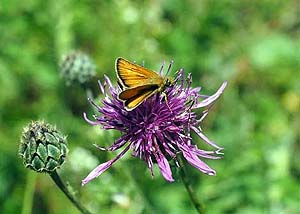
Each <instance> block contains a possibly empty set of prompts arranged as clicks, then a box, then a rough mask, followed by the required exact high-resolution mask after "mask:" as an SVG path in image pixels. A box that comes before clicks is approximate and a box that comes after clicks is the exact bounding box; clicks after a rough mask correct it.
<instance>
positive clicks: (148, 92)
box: [116, 57, 174, 111]
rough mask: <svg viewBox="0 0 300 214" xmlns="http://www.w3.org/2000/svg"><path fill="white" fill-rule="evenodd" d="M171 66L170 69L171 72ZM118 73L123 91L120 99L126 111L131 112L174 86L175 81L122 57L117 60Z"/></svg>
mask: <svg viewBox="0 0 300 214" xmlns="http://www.w3.org/2000/svg"><path fill="white" fill-rule="evenodd" d="M170 67H171V64H170V66H169V68H168V71H169V70H170ZM116 72H117V76H118V79H119V80H120V82H121V84H122V86H123V91H122V92H121V93H120V94H119V96H118V98H119V99H120V100H122V101H124V104H125V109H126V110H127V111H131V110H133V109H135V108H136V107H137V106H139V105H140V104H141V103H142V102H143V101H144V100H146V99H147V98H149V97H151V96H152V95H154V94H156V93H158V92H163V91H164V90H165V89H166V87H170V86H172V85H174V80H173V79H170V78H168V77H162V76H161V75H159V74H158V73H156V72H155V71H151V70H149V69H147V68H144V67H142V66H140V65H137V64H134V63H132V62H129V61H128V60H126V59H123V58H121V57H119V58H117V59H116Z"/></svg>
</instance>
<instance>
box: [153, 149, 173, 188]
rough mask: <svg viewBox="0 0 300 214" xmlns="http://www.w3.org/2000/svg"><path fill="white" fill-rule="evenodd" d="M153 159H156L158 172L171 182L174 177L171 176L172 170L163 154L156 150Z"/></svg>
mask: <svg viewBox="0 0 300 214" xmlns="http://www.w3.org/2000/svg"><path fill="white" fill-rule="evenodd" d="M155 159H156V161H157V164H158V167H159V169H160V172H161V174H162V175H163V176H164V178H165V179H166V180H167V181H169V182H173V181H174V179H173V177H172V171H171V168H170V165H169V162H168V160H167V159H166V158H165V156H164V155H163V154H161V153H160V152H158V154H155Z"/></svg>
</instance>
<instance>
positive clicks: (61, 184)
mask: <svg viewBox="0 0 300 214" xmlns="http://www.w3.org/2000/svg"><path fill="white" fill-rule="evenodd" d="M50 176H51V178H52V180H53V181H54V182H55V183H56V185H57V186H58V187H59V188H60V189H61V191H63V193H64V194H65V195H66V196H67V197H68V198H69V199H70V201H71V202H72V203H73V204H74V205H75V206H76V207H77V208H78V210H80V212H82V213H83V214H91V212H89V211H88V210H87V209H86V208H85V207H84V206H83V205H82V204H81V203H80V202H79V201H78V200H77V199H76V198H75V197H74V195H73V194H72V193H71V192H70V191H69V189H68V188H67V187H66V185H65V184H64V182H63V181H62V180H61V178H60V177H59V175H58V174H57V172H56V171H54V172H52V173H50Z"/></svg>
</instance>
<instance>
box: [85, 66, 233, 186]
mask: <svg viewBox="0 0 300 214" xmlns="http://www.w3.org/2000/svg"><path fill="white" fill-rule="evenodd" d="M191 83H192V77H191V74H188V75H187V77H186V78H185V77H184V70H183V69H180V70H179V71H178V73H177V77H176V79H175V85H174V86H172V87H169V88H168V89H166V90H165V93H158V94H156V95H154V96H152V97H150V98H148V99H147V100H145V101H144V102H143V103H142V104H141V105H139V106H138V107H137V108H135V109H134V110H132V111H126V110H125V108H124V104H123V102H122V101H120V100H119V99H118V94H119V93H120V92H121V88H120V87H119V86H117V87H114V86H113V85H112V83H111V81H110V79H109V78H108V77H107V76H105V81H104V83H103V84H102V83H101V82H99V86H100V89H101V92H102V93H103V95H104V99H103V100H102V105H101V106H99V105H97V104H96V103H95V102H94V101H92V100H90V102H91V103H92V104H93V105H94V106H95V107H96V109H97V110H98V111H99V113H100V115H94V120H93V121H92V120H90V119H88V118H87V115H86V114H85V113H84V118H85V120H86V121H87V122H88V123H89V124H91V125H100V126H102V128H104V129H115V130H118V131H120V132H121V133H123V135H122V136H121V137H120V138H119V139H117V140H115V142H114V143H113V144H112V145H111V146H110V147H109V148H106V149H105V148H101V147H99V146H98V148H100V149H102V150H107V151H115V150H118V149H121V148H122V149H123V150H122V151H121V152H120V153H119V154H118V155H117V156H116V157H115V158H113V159H112V160H109V161H107V162H105V163H102V164H100V165H99V166H97V167H96V168H95V169H94V170H93V171H92V172H90V174H89V175H88V176H87V177H86V178H85V179H84V180H83V181H82V185H85V184H86V183H88V182H89V181H91V180H92V179H94V178H96V177H98V176H99V175H101V174H102V173H103V172H104V171H105V170H107V169H108V168H109V167H111V166H112V165H113V164H114V163H115V162H116V161H117V160H118V159H120V158H121V157H122V156H123V155H124V154H125V153H126V152H127V151H128V150H129V149H131V150H132V151H133V156H135V157H139V158H140V159H142V160H144V161H145V162H146V164H147V166H148V168H149V169H150V171H151V174H152V175H153V165H154V164H157V165H158V167H159V169H160V172H161V174H162V175H163V177H164V178H165V179H166V180H167V181H169V182H172V181H174V179H173V177H172V172H171V168H170V165H169V161H168V160H170V159H171V158H172V159H174V160H176V155H178V153H182V155H183V157H184V158H185V159H186V161H187V162H188V163H189V164H191V165H192V166H194V167H195V168H197V169H198V170H200V171H202V172H203V173H205V174H208V175H215V174H216V172H215V170H213V169H212V168H210V167H209V166H208V165H207V164H206V163H204V162H203V161H202V159H203V158H208V159H219V158H221V157H222V156H221V155H222V153H221V150H222V149H223V148H221V147H219V146H217V145H216V144H215V143H214V142H212V141H211V140H209V139H208V138H207V137H206V136H205V135H204V134H203V132H202V129H201V128H200V125H201V122H202V121H203V119H204V118H205V117H206V116H207V114H208V113H209V110H210V108H211V106H212V105H213V104H214V102H215V101H216V100H217V99H218V98H219V97H220V95H221V94H222V92H223V91H224V89H225V87H226V84H227V82H224V83H223V84H222V85H221V87H220V88H219V89H218V90H217V92H216V93H215V94H213V95H211V96H206V95H202V94H200V90H201V88H200V87H196V88H193V87H192V86H191ZM196 112H197V113H198V114H199V115H198V114H196ZM191 132H194V133H196V134H197V136H199V137H200V138H201V139H202V141H203V142H205V143H206V144H209V145H210V146H211V147H212V148H213V149H212V150H211V151H206V150H202V149H199V148H198V147H197V146H196V145H194V144H193V143H192V137H191Z"/></svg>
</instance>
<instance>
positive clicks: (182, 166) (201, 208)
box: [178, 156, 204, 214]
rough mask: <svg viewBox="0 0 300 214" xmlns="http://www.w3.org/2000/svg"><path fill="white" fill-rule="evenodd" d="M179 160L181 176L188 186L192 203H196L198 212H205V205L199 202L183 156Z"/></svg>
mask: <svg viewBox="0 0 300 214" xmlns="http://www.w3.org/2000/svg"><path fill="white" fill-rule="evenodd" d="M178 162H179V166H180V173H179V174H180V177H181V180H182V182H183V184H184V186H185V188H186V191H187V192H188V194H189V197H190V199H191V202H192V204H193V205H194V207H195V209H196V210H197V212H198V213H199V214H200V213H201V214H203V213H204V206H203V205H202V204H201V203H200V202H199V199H198V198H197V196H196V194H195V191H194V190H193V188H192V185H191V183H190V180H189V178H188V175H187V174H188V173H187V168H186V165H185V163H184V162H183V160H182V157H181V156H178Z"/></svg>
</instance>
